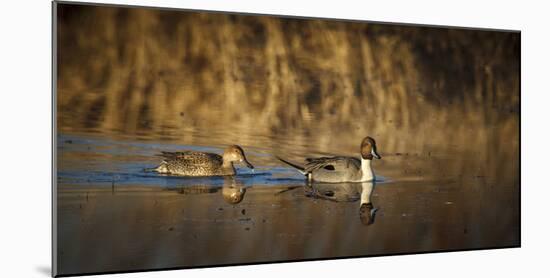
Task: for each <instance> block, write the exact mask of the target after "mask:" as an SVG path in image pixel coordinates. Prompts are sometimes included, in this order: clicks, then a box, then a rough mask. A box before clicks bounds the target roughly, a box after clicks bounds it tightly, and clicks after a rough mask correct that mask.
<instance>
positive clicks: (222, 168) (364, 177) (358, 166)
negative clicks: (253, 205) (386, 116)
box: [152, 136, 381, 183]
mask: <svg viewBox="0 0 550 278" xmlns="http://www.w3.org/2000/svg"><path fill="white" fill-rule="evenodd" d="M360 153H361V159H357V158H355V157H347V156H334V157H319V158H306V161H307V163H306V164H305V166H300V165H297V164H294V163H291V162H289V161H286V160H284V159H282V158H279V159H280V160H281V161H282V162H284V163H286V164H288V165H290V166H292V167H294V168H296V169H298V171H300V173H302V174H304V175H305V176H306V177H307V179H308V180H309V181H317V182H330V183H337V182H365V181H373V180H374V179H375V177H374V171H373V170H372V167H371V163H372V159H373V158H378V159H381V157H380V155H379V154H378V152H377V151H376V142H375V141H374V139H373V138H371V137H368V136H367V137H365V138H364V139H363V141H362V142H361V149H360ZM161 156H162V157H163V158H164V160H163V161H162V162H161V164H160V165H159V166H158V167H156V168H153V169H152V170H153V171H156V172H158V173H162V174H171V175H180V176H195V177H197V176H234V175H235V174H236V171H235V167H234V166H233V163H234V162H241V163H244V164H245V165H246V166H248V167H249V168H251V169H254V166H252V164H250V162H248V160H247V159H246V157H245V155H244V151H243V149H242V148H241V147H239V146H237V145H232V146H229V147H227V148H226V149H225V150H224V152H223V155H218V154H213V153H205V152H196V151H184V152H162V154H161Z"/></svg>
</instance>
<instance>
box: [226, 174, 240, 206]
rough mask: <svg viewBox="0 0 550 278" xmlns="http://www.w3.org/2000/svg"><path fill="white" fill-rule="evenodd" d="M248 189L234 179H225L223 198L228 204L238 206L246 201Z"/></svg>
mask: <svg viewBox="0 0 550 278" xmlns="http://www.w3.org/2000/svg"><path fill="white" fill-rule="evenodd" d="M245 193H246V188H245V187H244V185H243V184H242V183H240V182H238V181H237V180H236V179H235V178H234V177H227V178H225V179H224V183H223V188H222V196H223V199H224V200H225V202H226V203H228V204H230V205H236V204H238V203H240V202H241V201H242V200H243V199H244V194H245Z"/></svg>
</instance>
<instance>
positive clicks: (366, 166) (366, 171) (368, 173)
mask: <svg viewBox="0 0 550 278" xmlns="http://www.w3.org/2000/svg"><path fill="white" fill-rule="evenodd" d="M371 163H372V159H364V158H361V174H362V176H361V181H372V180H374V171H373V170H372V167H371Z"/></svg>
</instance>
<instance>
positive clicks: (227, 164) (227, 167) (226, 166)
mask: <svg viewBox="0 0 550 278" xmlns="http://www.w3.org/2000/svg"><path fill="white" fill-rule="evenodd" d="M222 169H223V172H224V174H225V175H234V174H235V167H233V162H231V161H229V160H228V159H225V158H224V160H223V163H222Z"/></svg>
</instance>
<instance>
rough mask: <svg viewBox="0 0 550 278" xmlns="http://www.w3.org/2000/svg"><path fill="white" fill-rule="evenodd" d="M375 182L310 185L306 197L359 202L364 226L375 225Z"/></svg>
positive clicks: (307, 187)
mask: <svg viewBox="0 0 550 278" xmlns="http://www.w3.org/2000/svg"><path fill="white" fill-rule="evenodd" d="M374 186H375V182H373V181H368V182H361V183H339V184H335V183H310V184H308V185H307V186H306V187H305V190H306V196H307V197H311V198H318V199H324V200H329V201H333V202H356V201H358V200H360V202H359V219H360V220H361V223H362V224H364V225H367V226H368V225H371V224H373V223H374V218H375V215H376V211H377V210H378V209H377V208H375V207H374V205H373V204H372V202H371V196H372V192H373V191H374Z"/></svg>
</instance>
